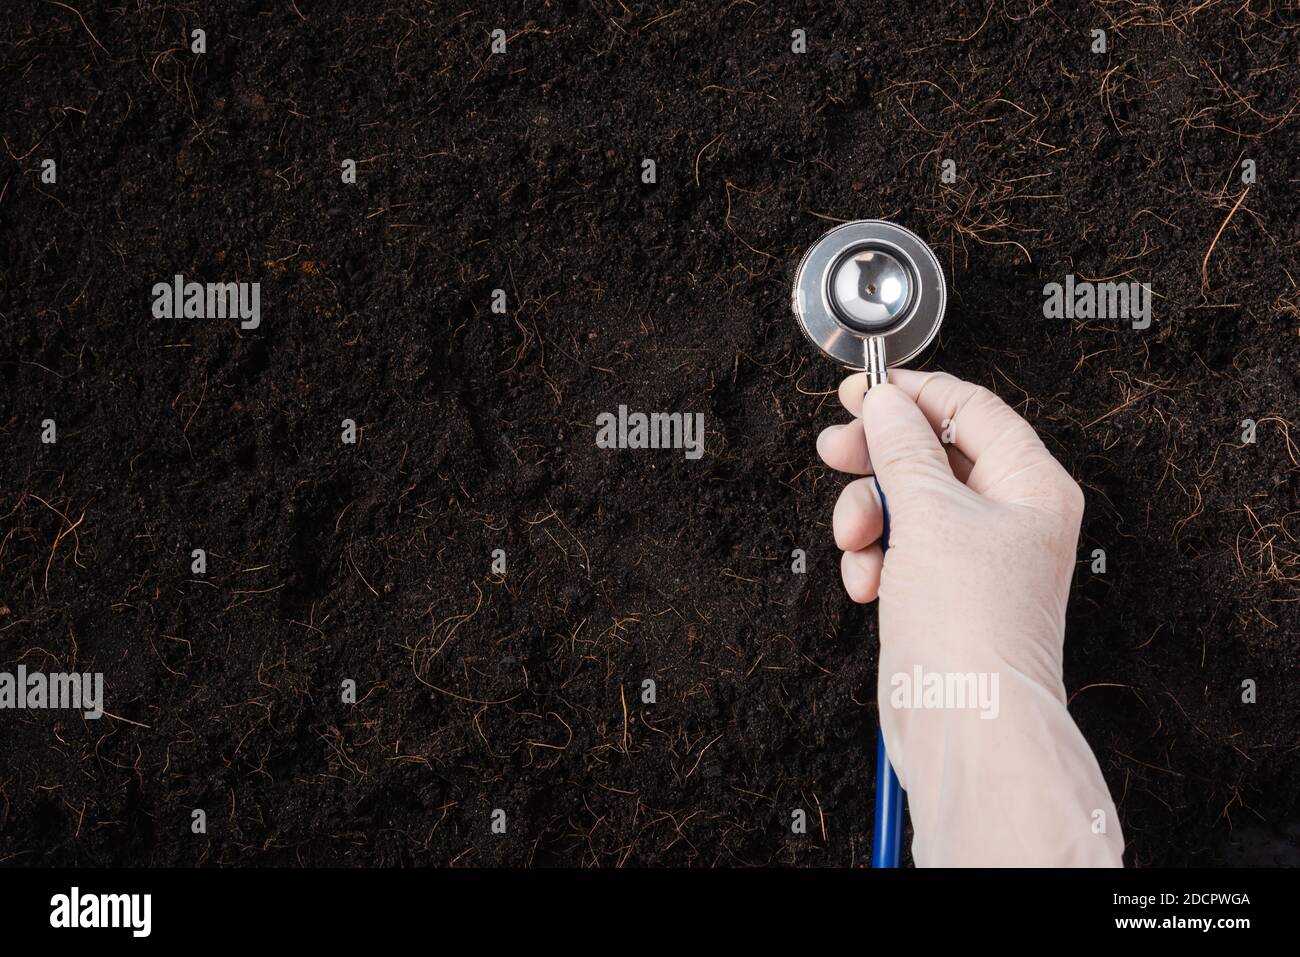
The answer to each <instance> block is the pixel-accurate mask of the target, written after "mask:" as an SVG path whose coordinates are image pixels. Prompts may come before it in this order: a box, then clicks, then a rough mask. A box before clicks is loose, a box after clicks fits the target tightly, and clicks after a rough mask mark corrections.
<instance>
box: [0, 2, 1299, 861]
mask: <svg viewBox="0 0 1300 957" xmlns="http://www.w3.org/2000/svg"><path fill="white" fill-rule="evenodd" d="M1296 22H1297V17H1296V14H1295V13H1294V12H1287V10H1286V9H1284V5H1279V4H1276V3H1272V2H1254V0H1252V2H1247V3H1244V4H1230V5H1229V4H1213V3H1212V4H1206V3H1176V4H1172V5H1167V6H1165V7H1164V9H1163V10H1162V9H1161V8H1160V7H1158V6H1156V5H1151V4H1142V3H1128V2H1105V3H1096V4H1073V3H1065V4H1053V5H1051V6H1048V5H1047V4H1042V3H1033V2H1021V0H1008V2H1005V3H1003V2H998V3H995V4H994V5H993V6H992V7H991V8H984V7H983V6H980V7H978V8H976V7H975V6H974V5H972V6H971V8H970V9H967V7H966V5H963V4H958V3H955V2H951V0H942V2H939V3H937V4H920V5H917V6H915V7H909V8H907V9H906V10H904V9H903V8H901V7H893V6H891V7H888V8H887V7H885V6H882V5H881V4H879V3H852V4H843V5H837V4H820V3H818V4H803V3H795V4H769V3H748V2H740V3H734V2H720V3H708V4H690V5H679V6H672V5H659V6H651V5H643V4H630V3H629V4H627V5H626V6H625V5H624V4H622V3H617V2H612V3H605V2H599V0H598V2H594V3H590V4H579V3H550V4H546V3H524V4H513V5H503V6H495V5H491V4H477V3H466V4H461V5H455V4H446V3H441V2H433V3H428V2H415V0H411V2H403V3H382V2H381V3H363V4H357V3H351V2H320V3H303V2H299V3H296V4H295V3H294V2H293V0H283V2H276V3H271V4H260V3H252V2H230V3H209V2H200V3H193V4H188V5H185V6H184V7H177V6H174V5H170V4H157V3H149V2H142V3H139V4H136V3H131V4H120V5H116V6H114V5H108V4H106V5H99V4H91V3H88V2H84V0H68V2H67V3H54V2H43V3H36V2H27V0H21V2H18V3H14V4H10V5H7V6H6V9H5V14H4V22H3V25H0V103H2V104H3V110H2V120H0V133H2V135H3V144H2V145H3V155H2V156H0V286H2V288H0V319H2V321H3V345H2V346H0V429H2V430H3V438H4V455H3V456H0V671H6V672H15V671H16V669H17V668H18V667H19V666H20V665H22V666H25V667H26V668H27V669H28V670H29V671H46V672H54V671H73V670H75V671H86V672H96V671H98V672H102V673H103V674H104V682H105V686H104V708H105V709H106V710H107V711H108V712H110V713H111V716H108V715H106V716H105V717H103V718H102V719H100V720H97V721H96V720H85V719H83V718H82V717H81V714H80V713H79V712H77V711H57V710H46V711H26V710H25V711H16V710H15V711H3V712H0V862H5V863H12V864H27V865H33V864H110V863H116V864H141V865H143V864H212V863H221V864H294V863H310V864H327V863H328V864H357V865H360V864H415V865H423V864H447V863H454V864H457V865H491V864H521V865H522V864H531V865H556V864H561V865H604V866H611V865H620V864H623V865H685V864H696V865H760V864H791V865H839V866H848V865H861V864H863V863H864V861H865V860H866V859H867V856H868V853H869V846H870V826H871V821H870V814H871V803H872V790H873V778H872V767H873V761H874V738H875V724H876V705H875V700H874V698H875V661H876V654H875V647H876V631H875V627H876V626H875V615H874V610H873V609H872V608H871V607H869V606H868V607H865V608H863V607H857V606H854V605H853V604H852V603H851V602H850V601H849V600H848V599H847V598H846V597H845V595H844V594H843V591H842V589H841V588H840V584H839V554H838V552H837V551H836V549H835V547H834V543H833V541H832V539H831V534H830V527H829V524H830V515H831V506H832V504H833V503H834V500H835V496H836V494H837V492H838V490H839V488H840V487H841V486H842V484H843V483H844V481H845V479H844V477H842V476H840V475H837V474H834V473H831V472H830V471H828V470H827V469H825V468H824V467H822V466H821V465H820V463H819V461H818V460H817V458H816V454H815V450H814V440H815V437H816V435H817V432H818V431H819V430H820V429H821V428H823V427H824V426H826V425H829V424H831V423H833V422H836V421H840V420H841V419H842V417H843V413H842V412H841V411H840V410H839V408H838V405H837V404H836V402H835V401H834V396H833V391H832V390H833V389H834V387H835V385H836V383H837V381H838V378H839V375H840V373H839V371H838V370H837V369H836V368H834V367H833V365H832V364H831V363H829V362H828V361H827V360H825V359H823V358H821V357H820V356H819V355H817V354H816V353H815V352H814V351H813V350H812V349H811V347H810V346H809V345H808V344H807V343H806V342H805V340H804V339H803V337H802V335H801V334H800V332H799V329H798V327H797V325H796V323H795V322H794V320H793V319H792V318H791V315H790V310H789V293H790V283H791V279H792V272H793V268H794V266H795V264H796V263H797V261H798V259H799V257H800V256H801V255H802V253H803V252H804V251H805V249H806V248H807V247H808V245H809V244H810V243H811V242H812V241H813V240H815V239H816V238H817V237H818V236H819V235H820V234H821V233H822V232H823V231H824V230H825V229H827V228H829V227H830V226H831V225H833V224H834V223H836V222H839V221H843V220H849V219H859V218H886V219H892V220H896V221H898V222H900V223H902V224H903V225H906V226H908V227H910V228H911V229H914V230H915V231H916V232H918V233H920V234H921V235H922V236H924V237H925V238H926V239H928V240H929V241H930V243H931V244H932V245H933V246H934V248H935V250H936V252H937V253H938V255H939V258H940V259H941V261H942V262H943V265H944V268H945V270H946V271H947V273H948V281H949V286H950V301H949V311H948V316H947V319H946V322H945V327H944V331H943V335H942V341H941V344H940V346H939V348H938V350H937V351H936V352H935V354H934V355H933V356H932V357H931V358H930V359H929V362H928V367H930V368H942V369H945V370H947V371H950V372H952V373H954V374H956V375H959V376H962V377H964V378H967V379H971V380H973V381H976V382H979V383H982V384H984V385H987V386H988V387H989V388H991V389H993V390H995V391H996V392H998V393H999V394H1000V395H1002V396H1003V397H1004V398H1006V399H1007V400H1008V401H1009V402H1011V403H1012V404H1013V405H1014V406H1015V407H1016V408H1017V409H1018V410H1019V411H1020V412H1021V413H1022V414H1024V415H1025V416H1026V417H1027V418H1028V419H1029V420H1030V421H1031V422H1032V423H1033V424H1034V425H1035V426H1036V427H1037V428H1038V429H1039V430H1040V432H1041V434H1042V435H1043V437H1044V440H1045V441H1046V442H1047V444H1048V445H1049V447H1050V448H1051V449H1052V451H1053V452H1054V453H1055V454H1056V455H1057V456H1058V457H1059V458H1060V460H1061V461H1062V462H1063V463H1064V464H1065V465H1066V467H1067V468H1068V469H1069V470H1070V471H1071V472H1072V473H1073V474H1074V475H1075V476H1076V477H1077V478H1078V480H1079V482H1080V483H1081V484H1082V486H1083V488H1084V490H1085V492H1086V494H1087V500H1088V510H1087V515H1086V517H1085V520H1084V529H1083V536H1082V540H1081V542H1080V544H1079V570H1078V574H1077V577H1076V584H1075V589H1074V592H1073V595H1072V599H1071V609H1070V615H1069V627H1068V632H1067V650H1066V670H1065V677H1066V687H1067V691H1068V693H1069V695H1070V696H1071V711H1072V713H1073V714H1074V716H1075V718H1076V720H1077V721H1078V723H1079V725H1080V726H1081V728H1082V729H1083V731H1084V733H1085V735H1086V736H1087V738H1088V740H1089V741H1090V743H1091V744H1092V746H1093V748H1094V750H1095V751H1096V753H1097V755H1098V759H1099V761H1100V763H1101V766H1102V768H1103V770H1104V772H1105V774H1106V778H1107V781H1108V782H1109V784H1110V787H1111V790H1112V792H1113V794H1114V796H1115V799H1116V803H1117V805H1118V808H1119V811H1120V814H1121V817H1122V823H1123V827H1124V830H1125V834H1126V838H1127V841H1128V851H1127V854H1126V860H1127V861H1128V862H1129V863H1131V864H1135V865H1156V864H1165V865H1185V864H1240V863H1272V862H1280V861H1286V860H1290V861H1293V862H1294V861H1295V860H1296V856H1297V853H1298V851H1297V847H1298V841H1300V813H1298V812H1300V807H1298V804H1300V798H1298V797H1297V795H1298V793H1300V788H1297V761H1298V758H1300V755H1298V753H1297V743H1298V742H1300V733H1298V732H1300V727H1298V723H1300V719H1298V718H1297V714H1298V713H1300V709H1298V708H1297V696H1296V682H1297V678H1298V677H1300V675H1298V673H1297V671H1298V668H1297V653H1298V652H1300V641H1298V638H1297V636H1298V635H1300V627H1298V626H1300V593H1298V591H1297V587H1296V586H1297V582H1298V581H1300V504H1297V503H1298V501H1300V451H1298V448H1300V422H1297V417H1296V412H1297V408H1298V407H1300V403H1298V402H1297V396H1298V394H1300V336H1298V335H1297V332H1298V329H1300V287H1298V285H1297V283H1298V281H1300V263H1297V258H1296V251H1297V248H1300V221H1298V218H1297V214H1296V201H1295V200H1296V184H1297V172H1296V163H1297V161H1298V160H1300V135H1298V133H1300V102H1298V99H1300V65H1298V64H1300V42H1298V39H1297V38H1298V34H1297V28H1296ZM198 29H202V30H203V31H204V39H205V44H206V47H205V50H204V52H202V53H196V52H194V51H193V50H192V47H191V44H192V41H193V31H194V30H198ZM497 29H500V30H503V31H504V36H505V38H506V50H505V52H504V53H500V54H493V53H492V52H491V48H492V42H493V31H494V30H497ZM1093 29H1104V30H1105V31H1106V43H1107V49H1106V52H1104V53H1099V52H1093V45H1094V43H1095V39H1094V37H1093V35H1092V30H1093ZM796 30H804V31H806V38H807V51H806V52H804V53H797V52H794V51H793V50H792V45H793V44H794V43H795V39H794V38H793V37H792V34H793V32H794V31H796ZM349 159H351V160H354V161H355V163H356V181H355V183H347V182H344V181H343V175H342V173H343V169H344V163H345V160H349ZM647 159H650V160H653V161H654V163H655V182H653V183H647V182H644V176H643V171H644V170H645V166H644V162H643V161H644V160H647ZM949 159H951V160H952V161H953V165H952V166H950V167H947V168H948V169H951V170H952V171H953V172H954V173H955V176H954V177H950V178H951V179H953V181H952V182H945V181H944V179H945V178H944V176H943V173H944V169H945V165H944V161H945V160H949ZM46 160H53V161H54V166H53V167H52V169H53V170H54V172H55V175H54V181H53V182H50V181H49V179H50V177H49V176H48V171H49V170H50V169H51V167H49V166H48V164H46V163H45V161H46ZM1246 160H1250V161H1252V163H1250V164H1245V165H1243V164H1244V161H1246ZM1252 168H1253V170H1254V176H1253V181H1252V177H1251V176H1250V174H1249V172H1248V170H1250V169H1252ZM1243 175H1244V176H1245V180H1243ZM177 274H180V275H183V276H184V277H185V278H186V280H194V281H199V282H258V283H260V324H259V325H258V326H257V327H256V328H249V329H244V328H241V324H240V322H239V320H238V319H222V318H203V319H196V318H189V319H186V318H174V319H166V318H163V319H159V318H155V317H154V314H153V305H154V296H153V293H152V289H153V286H154V284H155V283H159V282H170V281H171V280H172V278H173V277H174V276H175V275H177ZM1067 274H1072V275H1074V276H1075V277H1076V278H1078V279H1080V280H1107V279H1115V280H1124V281H1132V282H1145V283H1150V285H1151V290H1152V295H1153V300H1154V307H1153V312H1152V319H1151V324H1150V327H1149V328H1145V329H1135V328H1133V324H1132V323H1131V322H1129V321H1128V320H1126V319H1118V318H1104V319H1102V318H1075V319H1069V318H1059V319H1048V318H1044V314H1043V302H1044V292H1043V290H1044V286H1045V284H1047V283H1051V282H1063V281H1064V279H1065V276H1066V275H1067ZM498 289H500V290H503V291H504V300H503V301H504V312H503V313H498V312H494V311H493V304H494V290H498ZM497 301H501V300H497ZM620 405H626V406H627V407H628V408H629V409H630V410H633V411H643V412H651V411H666V412H673V411H676V412H688V413H696V412H698V413H702V414H703V415H704V418H705V426H706V430H707V431H706V435H705V445H704V454H703V456H702V457H700V458H699V459H694V460H693V459H689V458H687V456H686V455H685V454H683V451H682V450H659V451H652V450H645V451H632V450H626V451H607V450H603V449H600V448H597V446H596V443H595V432H596V426H595V423H596V417H597V416H598V415H600V414H601V413H603V412H617V410H618V407H619V406H620ZM345 419H350V420H353V421H354V422H355V424H356V430H357V441H356V442H355V444H348V443H345V442H344V441H342V438H343V429H344V426H343V421H344V420H345ZM1247 419H1249V420H1252V421H1253V422H1254V423H1255V431H1254V441H1253V442H1250V441H1246V440H1245V439H1244V436H1246V433H1247V432H1248V429H1249V427H1248V425H1246V424H1243V423H1244V422H1245V420H1247ZM46 420H52V421H53V423H54V428H55V430H56V432H55V437H56V439H57V440H56V441H55V442H53V443H50V442H48V441H43V437H47V436H46V433H47V426H46V425H45V423H46ZM195 549H203V550H204V551H205V552H206V556H207V568H206V572H205V573H203V574H196V573H194V572H193V571H192V563H193V561H194V559H193V557H192V553H193V551H194V550H195ZM497 549H500V550H501V551H502V552H503V554H504V557H505V562H506V571H505V573H504V574H499V573H497V572H494V570H493V568H492V563H493V554H494V551H495V550H497ZM795 549H803V550H805V551H806V555H807V571H806V573H805V574H797V573H794V572H793V571H792V567H791V566H792V552H793V551H794V550H795ZM1096 549H1103V550H1104V552H1105V556H1106V568H1105V572H1104V573H1098V572H1094V571H1093V562H1094V559H1093V553H1094V550H1096ZM647 679H649V680H652V681H653V682H655V691H656V701H655V703H653V704H647V703H645V702H644V701H643V688H644V684H643V683H644V682H645V681H646V680H647ZM347 680H352V681H355V682H356V687H357V694H356V698H357V700H356V703H355V704H349V703H345V702H344V701H343V700H342V692H341V688H342V687H343V683H344V682H345V681H347ZM1247 681H1252V682H1254V685H1255V688H1256V694H1257V701H1256V703H1253V704H1250V703H1245V702H1243V700H1242V699H1243V682H1247ZM495 809H500V810H502V811H504V812H505V818H504V819H505V821H506V824H507V827H506V833H505V834H500V833H493V831H492V828H491V823H492V815H493V811H494V810H495ZM794 809H804V810H805V811H806V813H807V815H808V820H809V823H810V826H809V829H808V833H807V834H794V833H791V827H790V822H791V811H792V810H794ZM196 810H202V811H204V812H205V815H206V822H207V829H206V833H195V832H194V828H193V826H192V825H193V821H194V812H195V811H196Z"/></svg>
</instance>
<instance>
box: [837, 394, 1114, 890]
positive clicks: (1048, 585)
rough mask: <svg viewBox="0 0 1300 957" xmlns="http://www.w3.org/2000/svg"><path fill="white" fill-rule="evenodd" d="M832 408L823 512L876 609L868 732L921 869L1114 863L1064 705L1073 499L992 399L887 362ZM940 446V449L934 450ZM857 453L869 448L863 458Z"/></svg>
mask: <svg viewBox="0 0 1300 957" xmlns="http://www.w3.org/2000/svg"><path fill="white" fill-rule="evenodd" d="M889 375H890V382H889V384H887V385H882V386H877V387H875V388H873V389H872V390H871V391H870V393H868V395H867V397H866V402H865V409H864V408H863V389H864V386H865V379H864V377H863V375H862V374H861V373H859V374H856V375H851V376H849V377H848V378H846V379H845V380H844V382H843V383H842V384H841V385H840V393H839V394H840V401H841V402H842V403H843V405H844V406H845V408H846V409H848V411H849V412H851V413H853V414H854V415H855V416H856V415H861V416H862V418H861V419H860V420H859V419H855V420H854V421H853V422H851V423H849V424H848V425H839V426H832V427H831V428H829V429H827V430H826V431H824V432H823V433H822V434H821V435H820V436H819V437H818V439H817V450H818V453H819V454H820V455H821V457H822V459H823V460H824V461H825V462H826V464H827V465H829V466H830V467H831V468H835V469H839V470H841V471H844V472H849V473H852V474H854V475H868V476H869V475H870V474H871V473H872V471H873V467H874V472H875V475H876V476H877V478H878V479H879V481H880V487H881V489H883V491H884V494H885V497H886V500H887V501H888V503H889V517H890V537H889V550H888V552H883V553H882V551H881V548H880V543H879V539H880V535H881V529H882V524H883V509H882V507H881V502H880V498H879V497H878V496H877V494H876V491H875V488H874V483H873V482H872V479H871V478H870V477H868V478H862V479H857V480H855V481H853V482H850V483H849V484H848V486H846V487H845V489H844V491H843V493H842V494H841V495H840V498H839V501H838V502H837V503H836V505H835V513H834V519H833V526H834V531H835V542H836V544H837V545H838V546H839V547H840V548H841V549H843V550H844V556H843V559H842V562H841V575H842V577H843V580H844V587H845V589H846V590H847V591H848V593H849V596H850V597H851V598H853V600H854V601H858V602H868V601H872V600H874V599H875V598H877V596H879V600H880V643H881V647H880V677H879V685H878V696H879V704H880V724H881V728H882V730H883V732H884V736H885V746H886V747H887V748H888V750H889V757H890V759H891V762H892V764H893V765H894V769H895V771H896V772H897V773H898V779H899V782H900V783H901V784H902V786H903V788H904V789H905V790H906V791H907V796H908V805H909V810H910V813H911V817H912V829H913V832H914V839H913V843H912V856H913V858H914V860H915V861H916V863H917V864H918V865H919V866H923V867H924V866H989V865H1010V866H1104V865H1109V866H1120V864H1121V855H1122V853H1123V849H1124V841H1123V836H1122V834H1121V832H1120V824H1119V819H1118V816H1117V814H1116V812H1115V806H1114V804H1113V802H1112V801H1111V798H1110V794H1109V792H1108V791H1107V789H1106V782H1105V780H1104V779H1103V778H1102V775H1101V769H1100V768H1099V767H1098V765H1097V760H1096V758H1095V757H1094V756H1093V754H1092V751H1091V750H1090V749H1089V747H1088V743H1087V741H1085V740H1084V737H1083V735H1082V734H1081V733H1080V732H1079V729H1078V727H1077V726H1076V725H1075V723H1074V721H1073V719H1071V717H1070V714H1069V712H1068V711H1067V710H1066V696H1065V687H1064V684H1063V683H1062V677H1061V662H1062V652H1063V643H1064V639H1065V605H1066V600H1067V598H1068V595H1069V590H1070V579H1071V577H1072V574H1073V570H1074V563H1075V549H1076V546H1077V542H1078V537H1079V522H1080V520H1081V518H1082V516H1083V504H1084V502H1083V493H1082V492H1081V491H1080V490H1079V486H1078V484H1077V483H1076V482H1075V481H1074V480H1073V479H1072V478H1071V477H1070V475H1069V473H1068V472H1066V471H1065V469H1064V468H1062V467H1061V465H1060V464H1059V463H1058V462H1057V461H1056V460H1055V459H1054V458H1053V457H1052V455H1051V453H1049V452H1048V451H1047V449H1046V448H1045V447H1044V445H1043V443H1042V441H1041V440H1040V439H1039V438H1038V436H1037V434H1036V433H1035V432H1034V430H1033V429H1032V428H1031V427H1030V426H1029V424H1028V423H1027V422H1025V420H1024V419H1022V418H1021V417H1020V416H1019V415H1017V414H1016V413H1015V412H1014V411H1012V409H1011V408H1010V407H1009V406H1007V405H1006V403H1004V402H1003V401H1002V400H1001V399H999V398H998V397H997V396H996V395H994V394H993V393H991V392H989V391H988V390H987V389H984V388H981V387H978V386H975V385H972V384H971V383H969V382H963V381H961V380H960V379H955V378H953V377H952V376H948V375H943V374H934V373H930V374H926V373H919V372H911V371H908V370H901V369H900V370H891V371H890V374H889ZM941 437H942V441H941ZM868 448H869V449H870V454H869V453H868Z"/></svg>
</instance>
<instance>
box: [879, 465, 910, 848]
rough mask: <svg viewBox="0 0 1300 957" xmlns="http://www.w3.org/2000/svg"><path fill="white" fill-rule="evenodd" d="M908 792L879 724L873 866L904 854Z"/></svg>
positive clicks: (883, 540)
mask: <svg viewBox="0 0 1300 957" xmlns="http://www.w3.org/2000/svg"><path fill="white" fill-rule="evenodd" d="M872 481H873V482H875V483H876V492H877V494H879V495H880V504H881V505H882V506H883V507H884V512H885V524H884V527H883V529H882V530H881V533H880V547H881V549H882V550H883V549H887V548H889V506H888V504H887V503H886V502H885V493H884V492H883V491H881V488H880V481H879V480H878V479H876V478H875V477H874V476H873V478H872ZM904 800H905V798H904V795H903V788H902V785H900V784H899V783H898V775H897V774H895V773H894V766H893V765H892V764H890V763H889V754H888V752H887V751H886V750H885V732H884V731H883V730H881V728H880V726H879V725H877V726H876V819H875V825H874V827H873V828H872V841H871V866H872V867H898V866H899V862H900V860H901V859H902V856H903V808H904Z"/></svg>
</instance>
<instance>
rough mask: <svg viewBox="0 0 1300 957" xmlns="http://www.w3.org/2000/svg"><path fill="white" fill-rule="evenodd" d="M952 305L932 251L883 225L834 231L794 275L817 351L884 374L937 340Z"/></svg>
mask: <svg viewBox="0 0 1300 957" xmlns="http://www.w3.org/2000/svg"><path fill="white" fill-rule="evenodd" d="M947 301H948V293H947V289H946V288H945V285H944V279H943V269H942V268H941V267H940V265H939V260H938V259H937V258H935V255H934V253H933V252H932V251H931V250H930V247H929V246H927V245H926V244H925V243H924V242H923V241H922V240H921V238H920V237H919V236H917V235H916V234H915V233H913V232H912V231H911V230H908V229H904V228H903V227H902V226H898V225H895V224H894V223H889V222H885V221H884V220H881V219H863V220H858V221H857V222H852V223H844V224H843V225H841V226H836V227H835V228H834V229H832V230H830V231H829V232H828V233H826V234H825V235H823V236H822V238H821V239H819V240H817V242H815V243H814V244H813V246H812V248H811V249H809V250H808V252H807V254H805V255H804V257H803V260H802V262H800V263H799V270H798V272H797V273H796V274H795V281H794V297H793V305H794V312H795V316H796V317H798V319H799V326H800V328H802V329H803V331H804V334H805V335H806V336H807V337H808V338H809V340H811V341H812V343H813V345H815V346H817V348H818V349H820V350H821V351H822V352H823V353H825V354H826V355H828V356H830V357H831V358H832V359H835V360H836V361H838V362H840V363H842V364H843V365H846V366H854V367H857V368H866V369H867V370H868V371H869V372H870V371H871V367H872V365H873V364H875V363H879V364H880V369H879V373H880V374H881V375H882V376H883V374H884V371H885V366H887V365H889V366H893V365H900V364H902V363H904V362H907V361H909V360H910V359H913V358H915V357H916V356H917V355H919V354H920V353H921V352H922V351H923V350H924V349H925V347H926V346H928V345H929V344H930V343H931V342H933V341H934V338H935V336H937V335H938V334H939V325H940V324H941V323H942V322H943V312H944V307H945V305H946V304H947ZM873 356H874V357H875V358H874V359H873Z"/></svg>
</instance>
